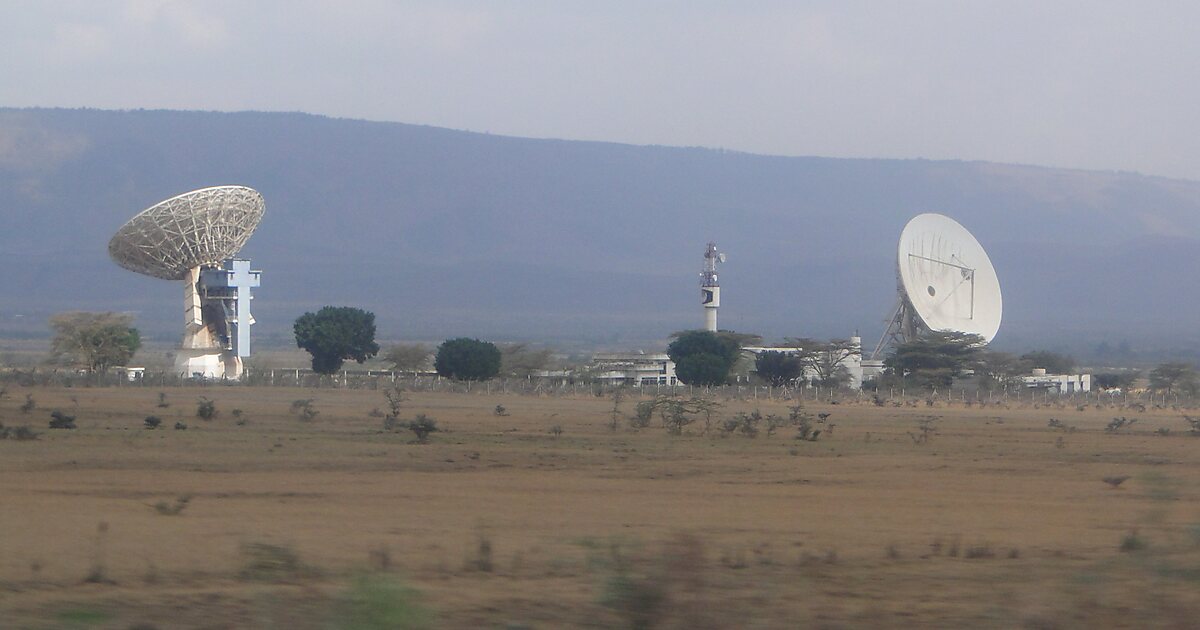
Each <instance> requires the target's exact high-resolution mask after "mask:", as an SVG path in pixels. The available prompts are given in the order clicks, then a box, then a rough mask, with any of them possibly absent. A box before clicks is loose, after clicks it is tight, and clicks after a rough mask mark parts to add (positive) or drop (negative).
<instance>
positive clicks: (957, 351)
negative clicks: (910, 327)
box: [883, 332, 984, 387]
mask: <svg viewBox="0 0 1200 630" xmlns="http://www.w3.org/2000/svg"><path fill="white" fill-rule="evenodd" d="M983 346H984V341H983V337H980V336H979V335H975V334H971V333H961V332H928V333H925V334H924V335H921V336H920V337H918V338H916V339H914V340H912V341H907V342H905V343H902V344H899V345H897V346H896V347H895V348H893V349H892V353H891V354H890V355H888V357H887V358H886V359H884V362H883V364H884V366H885V367H886V368H887V369H888V370H890V371H891V372H892V374H895V375H897V376H900V377H904V378H911V379H913V380H914V381H916V382H917V383H918V384H920V385H921V386H923V387H949V386H950V384H951V383H952V382H953V381H954V377H955V376H958V374H959V373H960V372H962V371H963V370H964V369H967V368H969V367H973V366H974V365H975V363H976V360H977V359H978V357H979V353H980V352H981V351H982V349H983Z"/></svg>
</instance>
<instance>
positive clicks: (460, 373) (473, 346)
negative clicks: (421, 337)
mask: <svg viewBox="0 0 1200 630" xmlns="http://www.w3.org/2000/svg"><path fill="white" fill-rule="evenodd" d="M433 368H434V369H435V370H437V373H438V374H440V375H442V376H445V377H447V378H452V379H455V380H460V381H486V380H487V379H489V378H492V377H493V376H496V375H497V374H499V373H500V349H499V348H497V347H496V344H494V343H491V342H488V341H480V340H478V339H469V338H467V337H457V338H455V339H447V340H446V341H443V342H442V345H440V346H438V349H437V356H436V357H434V360H433Z"/></svg>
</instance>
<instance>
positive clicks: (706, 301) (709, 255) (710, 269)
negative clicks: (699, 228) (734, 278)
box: [700, 241, 725, 332]
mask: <svg viewBox="0 0 1200 630" xmlns="http://www.w3.org/2000/svg"><path fill="white" fill-rule="evenodd" d="M723 262H725V254H723V253H721V252H718V251H717V244H716V243H715V242H713V241H709V242H708V247H706V248H705V249H704V271H702V272H700V304H702V305H703V306H704V329H705V330H707V331H708V332H717V309H718V308H720V307H721V283H720V282H719V281H718V280H717V263H723Z"/></svg>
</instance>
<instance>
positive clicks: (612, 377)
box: [592, 352, 679, 387]
mask: <svg viewBox="0 0 1200 630" xmlns="http://www.w3.org/2000/svg"><path fill="white" fill-rule="evenodd" d="M592 369H593V370H595V371H596V377H595V378H596V379H597V380H600V381H602V382H605V383H608V384H610V385H633V386H634V387H641V386H643V385H678V384H679V379H678V378H677V377H676V376H675V362H674V361H672V360H671V357H669V356H667V354H666V353H665V352H664V353H660V354H645V353H641V352H604V353H597V354H594V355H592Z"/></svg>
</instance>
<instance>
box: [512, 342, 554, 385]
mask: <svg viewBox="0 0 1200 630" xmlns="http://www.w3.org/2000/svg"><path fill="white" fill-rule="evenodd" d="M551 354H552V353H551V351H550V350H549V349H547V348H543V349H541V350H533V349H531V348H530V347H529V344H527V343H510V344H505V345H503V346H501V347H500V373H501V374H503V375H505V376H513V377H518V378H524V377H526V376H529V375H530V374H533V373H534V372H538V371H540V370H544V369H546V365H547V364H548V363H549V362H550V355H551Z"/></svg>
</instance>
